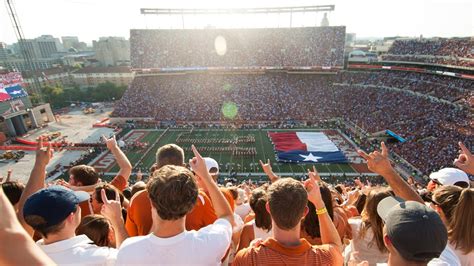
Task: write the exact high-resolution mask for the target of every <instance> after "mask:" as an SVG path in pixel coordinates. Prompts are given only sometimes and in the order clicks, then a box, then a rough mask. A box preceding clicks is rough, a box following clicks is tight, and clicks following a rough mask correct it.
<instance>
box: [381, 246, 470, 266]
mask: <svg viewBox="0 0 474 266" xmlns="http://www.w3.org/2000/svg"><path fill="white" fill-rule="evenodd" d="M386 265H387V264H386V263H380V264H379V263H377V266H386ZM428 266H461V263H460V262H459V259H458V257H457V256H456V254H455V253H454V250H453V249H451V248H450V247H449V245H447V246H446V248H445V249H444V250H443V252H442V253H441V255H440V256H439V258H434V259H432V260H430V262H428Z"/></svg>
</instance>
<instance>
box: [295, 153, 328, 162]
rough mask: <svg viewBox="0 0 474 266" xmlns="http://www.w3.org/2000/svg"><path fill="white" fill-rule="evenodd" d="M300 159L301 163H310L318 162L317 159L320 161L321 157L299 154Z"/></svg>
mask: <svg viewBox="0 0 474 266" xmlns="http://www.w3.org/2000/svg"><path fill="white" fill-rule="evenodd" d="M300 156H301V157H303V158H304V160H303V161H305V162H306V161H311V162H318V159H322V158H323V157H318V156H314V155H313V154H312V153H309V155H303V154H300Z"/></svg>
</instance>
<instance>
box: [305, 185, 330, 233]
mask: <svg viewBox="0 0 474 266" xmlns="http://www.w3.org/2000/svg"><path fill="white" fill-rule="evenodd" d="M319 190H320V191H321V198H322V199H323V201H324V205H325V206H326V210H327V211H328V214H329V216H330V217H331V220H333V218H334V209H333V206H332V194H331V190H329V188H328V187H327V185H326V184H324V183H322V184H321V186H320V187H319ZM308 208H309V212H308V214H307V215H306V217H305V218H304V220H303V223H302V227H303V228H304V230H305V232H306V233H307V234H308V235H309V236H311V237H321V233H320V230H319V219H318V215H317V214H316V208H315V207H314V204H313V203H311V202H309V201H308Z"/></svg>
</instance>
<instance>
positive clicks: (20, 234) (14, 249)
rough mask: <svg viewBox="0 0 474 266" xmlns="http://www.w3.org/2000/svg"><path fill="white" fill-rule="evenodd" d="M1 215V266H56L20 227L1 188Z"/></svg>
mask: <svg viewBox="0 0 474 266" xmlns="http://www.w3.org/2000/svg"><path fill="white" fill-rule="evenodd" d="M0 213H1V215H0V239H1V242H2V244H1V245H0V265H55V264H54V262H53V261H52V260H51V259H50V258H49V257H48V256H46V254H45V253H44V252H43V251H42V250H41V249H40V248H39V247H38V246H37V245H36V244H35V242H34V241H33V239H32V238H31V236H29V235H28V234H27V233H26V232H25V230H24V228H23V227H22V226H21V225H20V223H19V222H18V220H17V218H16V217H15V210H14V209H13V206H12V205H11V204H10V202H9V200H8V198H7V197H6V196H5V194H4V193H3V189H2V188H1V187H0Z"/></svg>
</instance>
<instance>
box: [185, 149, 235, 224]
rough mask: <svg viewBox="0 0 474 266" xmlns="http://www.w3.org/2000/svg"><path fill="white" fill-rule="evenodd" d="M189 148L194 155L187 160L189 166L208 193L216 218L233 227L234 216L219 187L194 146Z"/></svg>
mask: <svg viewBox="0 0 474 266" xmlns="http://www.w3.org/2000/svg"><path fill="white" fill-rule="evenodd" d="M191 148H192V150H193V153H194V158H192V159H191V160H189V164H190V165H191V167H192V169H193V170H194V172H195V173H196V176H197V178H200V179H201V180H202V181H203V183H204V184H205V186H206V188H207V190H208V192H209V196H210V198H211V201H212V205H213V206H214V210H215V212H216V216H217V217H218V218H222V219H226V220H228V221H229V222H230V224H232V225H234V215H233V213H232V209H231V208H230V205H229V203H228V202H227V200H226V199H225V197H224V195H223V194H222V192H221V191H220V190H219V187H217V184H216V183H215V182H214V180H213V179H212V177H211V175H210V174H209V171H207V167H206V162H205V161H204V159H203V158H202V156H201V154H199V152H198V151H197V149H196V147H194V145H192V146H191Z"/></svg>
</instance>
